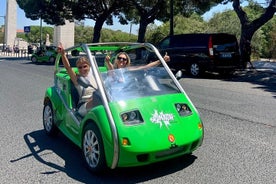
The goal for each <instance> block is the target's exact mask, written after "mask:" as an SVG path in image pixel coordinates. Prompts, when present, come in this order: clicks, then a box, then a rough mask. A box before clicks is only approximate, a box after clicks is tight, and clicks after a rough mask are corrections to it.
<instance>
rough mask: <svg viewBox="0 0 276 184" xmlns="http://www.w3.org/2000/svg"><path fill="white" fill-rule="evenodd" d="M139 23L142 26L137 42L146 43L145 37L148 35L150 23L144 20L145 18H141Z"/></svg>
mask: <svg viewBox="0 0 276 184" xmlns="http://www.w3.org/2000/svg"><path fill="white" fill-rule="evenodd" d="M139 23H140V26H139V31H138V40H137V42H140V43H143V42H145V35H146V31H147V26H148V22H147V21H146V20H145V19H143V17H141V19H140V22H139Z"/></svg>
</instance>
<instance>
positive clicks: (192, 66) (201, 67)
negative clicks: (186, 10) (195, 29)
mask: <svg viewBox="0 0 276 184" xmlns="http://www.w3.org/2000/svg"><path fill="white" fill-rule="evenodd" d="M157 48H158V49H159V51H160V52H161V53H162V54H165V53H167V54H168V55H169V56H170V57H171V62H169V63H168V65H169V67H170V68H171V69H175V70H176V71H177V70H179V69H185V70H186V71H187V72H188V73H190V74H191V75H192V76H198V75H200V74H201V73H203V72H205V71H212V72H219V73H221V74H231V73H233V72H234V71H235V70H236V69H240V68H241V66H242V65H241V62H240V52H239V45H238V42H237V38H236V37H235V36H234V35H231V34H226V33H211V34H181V35H173V36H167V37H166V38H164V39H163V40H162V41H161V42H160V43H159V44H158V45H157ZM152 59H153V58H152V55H149V60H152Z"/></svg>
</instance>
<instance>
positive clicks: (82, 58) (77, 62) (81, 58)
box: [76, 56, 90, 66]
mask: <svg viewBox="0 0 276 184" xmlns="http://www.w3.org/2000/svg"><path fill="white" fill-rule="evenodd" d="M83 63H86V64H88V65H89V66H90V63H89V61H88V59H87V57H84V56H83V57H80V58H79V59H78V60H77V61H76V66H79V65H81V64H83Z"/></svg>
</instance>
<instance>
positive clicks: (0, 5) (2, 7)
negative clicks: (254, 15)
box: [0, 0, 265, 34]
mask: <svg viewBox="0 0 276 184" xmlns="http://www.w3.org/2000/svg"><path fill="white" fill-rule="evenodd" d="M6 2H7V0H0V25H4V18H3V16H4V15H5V14H6ZM257 2H259V3H264V2H265V0H257ZM243 5H246V4H243ZM229 9H233V8H232V4H231V3H228V4H227V5H218V6H216V7H214V8H212V9H211V10H210V11H209V12H207V13H205V14H204V15H203V18H204V19H205V20H208V19H210V18H211V17H212V15H213V14H214V13H218V12H223V11H225V10H229ZM94 23H95V22H94V21H92V20H86V21H85V26H93V27H94ZM35 25H36V26H39V25H40V21H39V20H37V21H33V20H31V19H28V18H26V17H25V13H24V11H23V10H22V9H20V8H19V7H17V29H24V26H35ZM46 25H47V24H46V23H44V22H43V23H42V26H46ZM104 28H108V29H112V30H115V31H116V30H120V31H123V32H127V33H129V32H130V25H120V24H119V23H118V21H116V20H114V25H113V26H107V25H106V24H104ZM138 28H139V27H138V25H133V26H132V29H131V33H133V34H138Z"/></svg>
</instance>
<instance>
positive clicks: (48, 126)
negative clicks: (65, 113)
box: [43, 101, 58, 135]
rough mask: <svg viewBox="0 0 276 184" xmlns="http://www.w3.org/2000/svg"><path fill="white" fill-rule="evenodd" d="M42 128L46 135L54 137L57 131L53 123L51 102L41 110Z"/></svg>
mask: <svg viewBox="0 0 276 184" xmlns="http://www.w3.org/2000/svg"><path fill="white" fill-rule="evenodd" d="M43 127H44V130H45V132H46V133H47V134H48V135H56V134H57V132H58V129H57V127H56V125H55V123H54V111H53V108H52V104H51V102H50V101H49V102H47V103H46V104H45V105H44V108H43Z"/></svg>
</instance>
